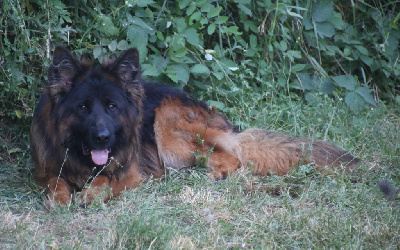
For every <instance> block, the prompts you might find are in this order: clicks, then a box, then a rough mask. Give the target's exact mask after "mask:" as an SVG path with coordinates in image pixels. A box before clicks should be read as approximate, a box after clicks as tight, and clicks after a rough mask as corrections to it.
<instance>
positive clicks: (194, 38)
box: [184, 28, 200, 46]
mask: <svg viewBox="0 0 400 250" xmlns="http://www.w3.org/2000/svg"><path fill="white" fill-rule="evenodd" d="M184 35H185V36H186V41H187V42H188V43H190V44H191V45H193V46H197V45H199V40H200V39H199V35H198V34H197V32H196V30H195V29H194V28H189V29H187V30H185V32H184Z"/></svg>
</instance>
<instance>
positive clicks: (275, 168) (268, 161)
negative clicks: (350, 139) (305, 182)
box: [237, 129, 358, 175]
mask: <svg viewBox="0 0 400 250" xmlns="http://www.w3.org/2000/svg"><path fill="white" fill-rule="evenodd" d="M237 137H238V141H239V145H240V146H239V147H240V152H241V153H240V156H239V159H240V161H241V162H242V164H243V165H245V166H250V167H252V169H253V171H254V173H256V174H262V175H266V174H270V173H276V174H279V175H283V174H286V173H287V172H288V171H289V170H290V168H292V167H294V166H298V165H301V164H308V163H311V164H314V165H315V166H316V168H317V169H318V170H320V171H323V172H329V171H328V169H324V167H325V166H328V167H329V166H331V167H336V168H341V167H343V168H344V169H346V170H348V171H351V170H353V169H354V167H355V165H356V163H357V162H358V160H357V159H355V158H354V157H353V156H351V155H350V154H349V153H348V152H346V151H344V150H342V149H339V148H337V147H335V146H333V145H331V144H329V143H328V142H324V141H321V140H316V141H311V140H310V139H306V138H298V137H293V136H288V135H285V134H281V133H273V132H269V131H267V130H263V129H248V130H245V131H244V132H242V133H239V134H237Z"/></svg>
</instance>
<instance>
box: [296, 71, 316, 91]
mask: <svg viewBox="0 0 400 250" xmlns="http://www.w3.org/2000/svg"><path fill="white" fill-rule="evenodd" d="M297 76H298V78H299V79H300V82H299V83H300V86H301V87H302V89H303V90H315V89H317V86H316V84H315V82H313V81H312V80H311V77H310V75H309V74H308V73H299V74H297Z"/></svg>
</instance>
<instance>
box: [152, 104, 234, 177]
mask: <svg viewBox="0 0 400 250" xmlns="http://www.w3.org/2000/svg"><path fill="white" fill-rule="evenodd" d="M154 131H155V134H156V141H157V147H158V151H159V155H160V157H161V159H162V161H163V162H164V163H165V164H166V166H167V167H170V168H177V169H179V168H184V167H190V166H193V165H194V164H195V160H196V159H195V152H197V153H200V154H201V156H202V157H208V161H207V162H206V166H207V167H209V168H210V170H211V173H210V174H211V176H212V177H213V178H215V179H220V178H223V177H226V175H227V174H229V173H232V172H234V171H235V170H236V169H237V168H238V167H239V160H238V159H237V157H236V156H235V154H236V153H235V150H237V149H238V144H237V141H236V139H235V137H233V136H232V129H231V126H230V125H229V124H228V123H227V122H226V120H225V119H224V118H223V117H222V116H221V115H219V114H218V113H217V112H215V110H210V111H207V110H204V109H202V108H200V107H196V106H194V107H187V106H184V105H182V103H181V102H180V101H179V100H165V101H163V103H162V104H161V106H160V107H159V108H157V109H156V119H155V123H154ZM199 140H200V141H199ZM201 140H204V142H202V141H201ZM210 150H212V153H211V154H208V152H210Z"/></svg>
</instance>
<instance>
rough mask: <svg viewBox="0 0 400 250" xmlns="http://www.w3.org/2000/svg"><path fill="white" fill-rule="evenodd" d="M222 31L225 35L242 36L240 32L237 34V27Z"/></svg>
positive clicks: (225, 28) (226, 28)
mask: <svg viewBox="0 0 400 250" xmlns="http://www.w3.org/2000/svg"><path fill="white" fill-rule="evenodd" d="M222 30H223V31H224V32H225V33H228V35H232V34H235V35H241V34H242V32H239V27H237V26H230V27H224V28H223V29H222Z"/></svg>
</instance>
